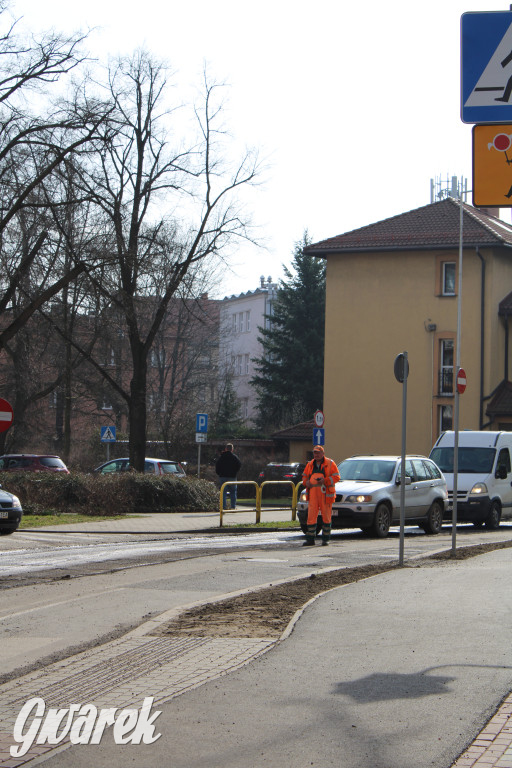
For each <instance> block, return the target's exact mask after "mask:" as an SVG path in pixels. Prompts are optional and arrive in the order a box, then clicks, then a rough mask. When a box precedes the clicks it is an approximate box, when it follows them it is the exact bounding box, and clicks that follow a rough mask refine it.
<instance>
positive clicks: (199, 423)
mask: <svg viewBox="0 0 512 768" xmlns="http://www.w3.org/2000/svg"><path fill="white" fill-rule="evenodd" d="M196 432H208V414H207V413H197V414H196Z"/></svg>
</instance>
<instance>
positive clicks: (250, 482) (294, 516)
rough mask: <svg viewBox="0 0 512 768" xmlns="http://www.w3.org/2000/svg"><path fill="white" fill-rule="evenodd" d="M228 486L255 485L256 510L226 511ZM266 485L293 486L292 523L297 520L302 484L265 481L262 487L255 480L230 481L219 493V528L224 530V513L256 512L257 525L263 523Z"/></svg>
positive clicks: (245, 508)
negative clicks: (225, 496)
mask: <svg viewBox="0 0 512 768" xmlns="http://www.w3.org/2000/svg"><path fill="white" fill-rule="evenodd" d="M228 485H236V486H238V485H253V486H255V488H256V500H255V507H254V509H247V507H244V509H235V510H225V509H224V504H223V499H224V489H225V488H226V486H228ZM264 485H291V486H292V503H291V507H290V509H291V513H292V521H294V520H296V519H297V501H298V497H299V488H300V486H301V485H302V483H301V482H300V483H294V482H293V480H264V481H263V482H262V483H261V485H258V483H257V482H256V481H255V480H228V481H227V482H226V483H223V484H222V485H221V487H220V492H219V513H220V521H219V527H220V528H222V523H223V516H224V512H229V513H230V514H231V513H233V514H235V515H236V514H237V512H256V523H259V522H261V501H262V494H263V486H264Z"/></svg>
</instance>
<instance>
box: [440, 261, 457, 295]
mask: <svg viewBox="0 0 512 768" xmlns="http://www.w3.org/2000/svg"><path fill="white" fill-rule="evenodd" d="M442 268H443V274H442V283H441V292H442V294H443V296H455V262H454V261H443V263H442Z"/></svg>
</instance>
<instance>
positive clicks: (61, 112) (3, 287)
mask: <svg viewBox="0 0 512 768" xmlns="http://www.w3.org/2000/svg"><path fill="white" fill-rule="evenodd" d="M0 29H1V32H0V259H1V267H2V270H1V274H2V278H1V283H0V313H1V312H4V311H5V310H6V309H7V308H8V307H12V304H13V296H14V294H15V293H16V292H17V291H19V290H20V287H21V286H22V284H23V282H24V278H25V276H26V275H27V273H28V272H29V271H30V270H31V267H32V265H33V263H34V261H35V260H36V258H37V257H38V255H40V254H41V253H42V249H43V245H44V244H45V242H46V241H47V238H48V230H47V228H46V220H45V214H46V217H47V212H48V206H49V205H61V204H62V201H61V200H59V199H54V200H48V199H47V198H44V199H43V197H42V196H41V194H40V189H41V186H42V185H43V183H44V182H45V181H47V180H48V178H49V177H51V176H52V175H53V174H55V173H56V172H57V171H58V169H59V168H60V166H61V165H62V163H63V162H64V161H65V160H66V159H67V158H69V157H71V156H74V155H76V154H80V153H84V152H87V151H90V149H91V148H92V146H93V145H94V143H95V142H96V141H103V140H105V139H106V138H107V139H108V120H107V118H108V112H109V107H108V106H106V105H105V104H103V103H100V101H99V100H98V99H97V98H88V97H87V96H86V93H85V91H84V89H83V87H78V86H77V87H75V90H74V95H73V96H72V98H71V99H67V100H64V99H61V98H60V97H59V91H56V92H55V93H54V98H53V100H52V101H51V102H50V94H51V92H52V88H53V90H54V91H55V89H56V88H57V87H59V88H60V87H61V81H62V80H63V79H66V78H67V76H68V75H70V73H71V72H72V71H73V70H75V69H76V68H77V67H79V65H81V64H82V63H83V62H84V61H85V59H84V57H83V55H82V54H81V53H80V47H81V44H82V43H83V41H84V36H83V35H81V34H78V35H74V36H71V37H66V36H62V35H58V34H56V33H49V34H46V35H42V36H40V37H39V38H38V39H30V40H27V39H25V38H24V37H22V36H20V35H19V34H18V32H17V22H15V21H12V19H11V17H10V15H9V12H8V3H7V2H6V0H0ZM29 98H30V99H31V100H33V101H36V103H37V110H34V111H31V110H30V108H29V107H28V103H29ZM29 209H31V210H37V211H39V212H41V213H42V215H41V217H40V218H39V220H38V224H37V226H34V227H33V228H32V229H31V231H30V237H29V239H28V240H27V238H26V237H25V238H24V239H23V243H22V244H21V243H20V238H19V237H18V225H19V217H20V215H21V214H22V213H23V212H24V211H27V210H29ZM46 255H48V249H47V251H46ZM85 269H86V264H85V263H83V262H74V263H73V264H71V265H70V267H69V269H68V270H67V271H65V272H59V271H57V273H55V272H54V270H53V269H52V264H51V263H48V265H47V269H46V270H45V272H43V273H42V274H41V281H40V283H39V285H38V286H37V291H35V292H34V293H32V294H30V295H28V294H27V296H26V301H25V302H24V303H23V307H22V308H20V311H19V312H17V313H11V316H10V321H9V323H8V324H6V325H5V324H4V326H3V327H2V330H1V332H0V348H1V347H2V346H3V345H5V343H7V342H8V341H9V340H10V339H12V338H13V337H14V336H15V334H16V333H17V332H18V331H19V330H20V328H22V327H23V326H24V325H25V324H26V323H27V322H28V320H29V318H30V317H31V316H32V315H33V314H34V312H36V311H37V309H39V308H40V307H42V306H43V305H44V304H45V303H46V302H48V301H49V300H50V299H51V298H52V297H53V296H55V295H56V294H58V293H59V291H61V290H62V289H63V288H64V287H65V286H66V285H68V284H69V283H70V282H71V281H72V280H74V279H75V278H76V277H77V276H78V275H79V274H81V273H82V272H84V271H85Z"/></svg>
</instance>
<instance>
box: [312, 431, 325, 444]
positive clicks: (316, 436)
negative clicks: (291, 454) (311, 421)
mask: <svg viewBox="0 0 512 768" xmlns="http://www.w3.org/2000/svg"><path fill="white" fill-rule="evenodd" d="M313 445H325V429H324V428H320V427H316V428H315V429H314V430H313Z"/></svg>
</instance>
